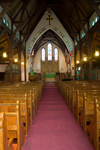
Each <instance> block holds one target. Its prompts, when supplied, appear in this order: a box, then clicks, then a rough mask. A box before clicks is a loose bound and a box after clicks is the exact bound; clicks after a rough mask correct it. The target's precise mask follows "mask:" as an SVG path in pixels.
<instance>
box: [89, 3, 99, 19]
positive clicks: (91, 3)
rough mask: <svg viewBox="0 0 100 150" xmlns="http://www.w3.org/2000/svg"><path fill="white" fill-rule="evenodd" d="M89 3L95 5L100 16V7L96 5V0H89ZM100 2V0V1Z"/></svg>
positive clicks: (94, 7)
mask: <svg viewBox="0 0 100 150" xmlns="http://www.w3.org/2000/svg"><path fill="white" fill-rule="evenodd" d="M87 1H88V2H89V4H90V5H91V6H92V7H93V9H94V10H95V11H96V13H97V15H98V16H99V17H100V9H99V8H98V6H97V5H96V3H95V2H96V1H95V0H87ZM99 2H100V1H99Z"/></svg>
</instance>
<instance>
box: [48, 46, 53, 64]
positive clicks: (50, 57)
mask: <svg viewBox="0 0 100 150" xmlns="http://www.w3.org/2000/svg"><path fill="white" fill-rule="evenodd" d="M47 49H48V60H49V61H50V60H52V45H51V44H50V43H49V44H48V48H47Z"/></svg>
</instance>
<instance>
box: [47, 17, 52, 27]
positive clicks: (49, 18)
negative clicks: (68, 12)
mask: <svg viewBox="0 0 100 150" xmlns="http://www.w3.org/2000/svg"><path fill="white" fill-rule="evenodd" d="M46 20H49V25H50V20H53V18H51V17H50V15H49V17H48V18H46Z"/></svg>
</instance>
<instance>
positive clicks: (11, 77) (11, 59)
mask: <svg viewBox="0 0 100 150" xmlns="http://www.w3.org/2000/svg"><path fill="white" fill-rule="evenodd" d="M9 65H10V84H13V46H11V54H10V61H9Z"/></svg>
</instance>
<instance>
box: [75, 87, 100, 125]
mask: <svg viewBox="0 0 100 150" xmlns="http://www.w3.org/2000/svg"><path fill="white" fill-rule="evenodd" d="M84 92H86V93H87V96H89V95H91V96H97V95H99V96H100V90H93V89H92V90H90V89H89V90H88V89H85V90H77V91H76V102H74V104H75V106H74V116H75V118H76V119H77V121H78V122H79V114H80V108H82V107H83V93H84Z"/></svg>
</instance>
